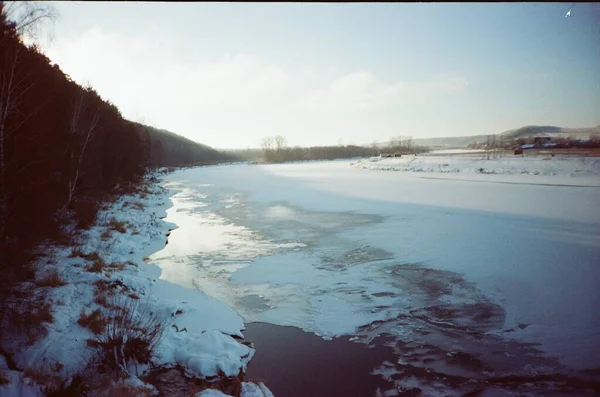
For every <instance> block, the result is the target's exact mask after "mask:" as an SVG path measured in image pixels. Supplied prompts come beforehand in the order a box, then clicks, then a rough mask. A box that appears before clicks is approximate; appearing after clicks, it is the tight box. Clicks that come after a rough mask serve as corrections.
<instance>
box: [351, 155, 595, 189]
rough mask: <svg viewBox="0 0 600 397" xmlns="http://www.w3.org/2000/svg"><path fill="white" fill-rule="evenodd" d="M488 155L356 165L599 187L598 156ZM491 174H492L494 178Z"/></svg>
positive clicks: (405, 158) (408, 157)
mask: <svg viewBox="0 0 600 397" xmlns="http://www.w3.org/2000/svg"><path fill="white" fill-rule="evenodd" d="M436 153H437V154H438V155H435V154H436ZM441 154H444V155H441ZM486 156H487V155H485V153H483V152H481V151H477V150H472V151H469V155H464V153H463V154H462V155H461V154H456V155H452V154H451V152H450V153H448V151H437V152H431V153H428V154H426V155H417V156H413V155H406V156H402V157H399V158H380V157H372V158H368V159H362V160H359V161H358V162H356V163H354V165H355V166H356V167H359V168H364V169H368V170H381V171H400V172H418V173H430V174H435V175H437V176H439V175H438V174H449V175H451V176H450V177H452V178H455V179H460V178H465V177H466V176H468V177H474V178H477V179H476V180H487V181H505V182H515V183H537V184H540V183H541V184H543V183H550V184H567V185H592V186H598V176H599V175H600V158H599V157H575V158H574V157H566V156H564V157H561V156H555V157H551V156H526V157H521V156H513V155H506V156H503V157H501V158H490V159H489V160H488V159H487V158H486ZM488 175H493V177H492V179H490V177H488ZM528 176H536V177H537V178H527V177H528Z"/></svg>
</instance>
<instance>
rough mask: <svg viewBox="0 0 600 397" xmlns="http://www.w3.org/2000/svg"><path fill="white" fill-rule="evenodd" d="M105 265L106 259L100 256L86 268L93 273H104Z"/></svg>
mask: <svg viewBox="0 0 600 397" xmlns="http://www.w3.org/2000/svg"><path fill="white" fill-rule="evenodd" d="M105 267H106V262H104V259H102V258H98V259H96V260H94V261H93V262H92V264H91V265H88V266H86V268H85V270H87V271H88V272H92V273H102V271H103V270H104V268H105Z"/></svg>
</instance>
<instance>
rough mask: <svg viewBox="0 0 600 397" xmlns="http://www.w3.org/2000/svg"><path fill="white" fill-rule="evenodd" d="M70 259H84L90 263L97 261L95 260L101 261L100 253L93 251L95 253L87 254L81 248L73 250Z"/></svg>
mask: <svg viewBox="0 0 600 397" xmlns="http://www.w3.org/2000/svg"><path fill="white" fill-rule="evenodd" d="M69 258H83V259H87V260H89V261H95V260H98V259H101V257H100V253H99V252H98V251H93V252H90V253H89V254H86V253H84V252H83V251H82V250H81V248H79V247H77V248H73V249H71V253H70V254H69Z"/></svg>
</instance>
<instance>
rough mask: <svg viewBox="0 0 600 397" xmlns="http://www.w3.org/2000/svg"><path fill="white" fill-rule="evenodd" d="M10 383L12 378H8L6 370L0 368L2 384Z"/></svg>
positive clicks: (0, 383)
mask: <svg viewBox="0 0 600 397" xmlns="http://www.w3.org/2000/svg"><path fill="white" fill-rule="evenodd" d="M9 383H10V379H8V376H6V375H5V374H4V372H2V369H0V386H2V385H6V384H9Z"/></svg>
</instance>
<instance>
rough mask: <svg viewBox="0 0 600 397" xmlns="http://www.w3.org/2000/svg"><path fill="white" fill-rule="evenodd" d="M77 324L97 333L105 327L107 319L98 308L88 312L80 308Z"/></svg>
mask: <svg viewBox="0 0 600 397" xmlns="http://www.w3.org/2000/svg"><path fill="white" fill-rule="evenodd" d="M77 324H79V325H81V326H82V327H84V328H88V329H90V330H91V331H92V332H93V333H94V334H96V335H98V334H100V333H101V332H103V331H104V329H105V328H106V324H107V319H106V318H105V317H104V316H103V315H102V311H101V310H100V309H96V310H94V311H93V312H91V313H90V314H86V312H85V310H82V311H81V314H80V315H79V320H77Z"/></svg>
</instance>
